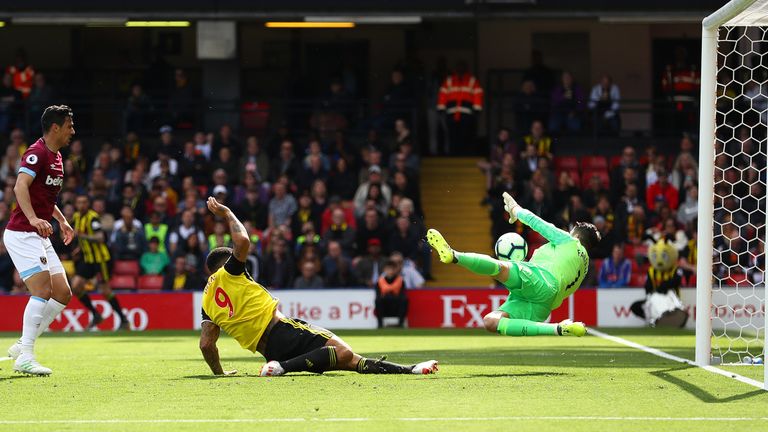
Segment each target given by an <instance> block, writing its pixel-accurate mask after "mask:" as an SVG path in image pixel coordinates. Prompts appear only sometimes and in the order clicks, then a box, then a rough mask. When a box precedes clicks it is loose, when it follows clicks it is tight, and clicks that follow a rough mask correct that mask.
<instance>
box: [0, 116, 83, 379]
mask: <svg viewBox="0 0 768 432" xmlns="http://www.w3.org/2000/svg"><path fill="white" fill-rule="evenodd" d="M40 121H41V123H42V128H43V137H42V138H40V139H39V140H37V141H36V142H35V143H34V144H32V145H31V146H29V149H27V151H26V152H25V153H24V156H22V158H21V165H20V167H19V172H18V177H17V178H16V185H15V186H14V188H13V192H14V193H15V194H16V203H17V206H16V208H15V209H13V213H11V219H10V221H9V222H8V225H7V226H6V228H5V232H4V233H3V242H4V243H5V247H6V249H8V255H10V256H11V260H13V265H14V266H15V267H16V269H17V270H18V271H19V275H20V276H21V279H22V280H23V281H24V284H25V285H26V286H27V289H29V293H30V294H31V297H30V299H29V302H28V303H27V307H26V309H24V321H23V325H22V332H21V339H20V340H19V341H18V342H16V343H15V344H14V345H13V346H11V348H9V349H8V355H9V356H10V357H11V358H14V359H16V363H15V364H14V366H13V369H14V370H15V371H17V372H21V373H26V374H31V375H50V373H51V370H50V369H48V368H47V367H44V366H41V365H40V364H39V363H38V362H37V360H35V355H34V346H35V339H37V337H38V336H40V334H41V333H43V332H44V331H45V330H46V329H47V328H48V326H49V325H50V324H51V322H53V320H54V319H55V318H56V316H57V315H58V314H59V313H60V312H61V311H62V310H63V309H64V308H65V307H66V306H67V303H69V299H70V298H71V297H72V293H71V291H70V289H69V282H67V276H66V274H64V267H62V265H61V261H60V260H59V257H58V255H56V251H55V250H53V246H52V245H51V240H50V238H49V237H50V236H51V234H53V227H52V226H51V223H50V220H51V218H56V220H57V221H58V222H59V226H60V227H61V234H62V236H63V237H64V244H69V243H71V242H72V240H73V239H74V236H75V234H74V230H73V229H72V227H71V226H70V225H69V223H68V222H67V220H66V218H65V217H64V215H63V214H62V213H61V210H59V208H58V207H57V206H56V199H57V197H58V195H59V192H60V191H61V186H62V185H63V184H64V166H63V164H62V160H61V153H59V150H60V149H62V148H64V147H66V146H67V145H69V141H70V140H71V139H72V136H73V135H74V134H75V125H74V123H73V120H72V110H71V109H70V108H69V107H68V106H66V105H54V106H49V107H48V108H46V109H45V111H44V112H43V116H42V118H41V119H40Z"/></svg>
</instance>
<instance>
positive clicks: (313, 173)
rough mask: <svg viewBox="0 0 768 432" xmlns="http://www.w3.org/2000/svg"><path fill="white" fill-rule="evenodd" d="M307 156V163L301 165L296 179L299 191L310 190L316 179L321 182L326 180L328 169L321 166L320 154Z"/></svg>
mask: <svg viewBox="0 0 768 432" xmlns="http://www.w3.org/2000/svg"><path fill="white" fill-rule="evenodd" d="M307 158H308V159H309V163H308V165H307V166H306V167H302V169H301V171H300V174H299V178H298V181H297V183H298V186H299V190H300V191H308V190H310V189H311V187H312V185H313V184H314V183H315V181H317V180H322V181H323V182H325V181H327V180H328V171H327V170H326V169H325V168H324V167H323V162H322V159H321V158H320V156H318V155H309V156H307Z"/></svg>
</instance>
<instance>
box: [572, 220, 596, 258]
mask: <svg viewBox="0 0 768 432" xmlns="http://www.w3.org/2000/svg"><path fill="white" fill-rule="evenodd" d="M571 232H572V235H573V236H574V237H576V238H578V239H579V241H580V242H581V244H582V246H584V249H586V250H587V252H589V251H590V250H591V249H592V248H593V247H595V245H596V244H597V243H598V242H599V241H600V232H599V231H598V230H597V227H595V226H594V225H593V224H591V223H588V222H576V226H575V227H573V231H571Z"/></svg>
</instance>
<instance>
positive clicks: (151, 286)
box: [139, 275, 163, 290]
mask: <svg viewBox="0 0 768 432" xmlns="http://www.w3.org/2000/svg"><path fill="white" fill-rule="evenodd" d="M161 289H163V277H162V276H160V275H142V276H139V290H161Z"/></svg>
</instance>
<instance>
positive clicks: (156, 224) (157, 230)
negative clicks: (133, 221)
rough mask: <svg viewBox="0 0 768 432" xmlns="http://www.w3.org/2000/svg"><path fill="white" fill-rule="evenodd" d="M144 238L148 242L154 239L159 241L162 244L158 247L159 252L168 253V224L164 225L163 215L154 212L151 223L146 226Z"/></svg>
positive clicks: (150, 219)
mask: <svg viewBox="0 0 768 432" xmlns="http://www.w3.org/2000/svg"><path fill="white" fill-rule="evenodd" d="M144 236H145V237H146V239H147V241H149V240H150V239H152V238H156V239H158V241H159V242H160V244H159V245H158V251H159V252H162V253H168V248H167V247H166V239H167V237H168V224H165V223H163V214H162V213H160V212H152V214H151V215H150V216H149V223H148V224H146V225H144Z"/></svg>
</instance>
